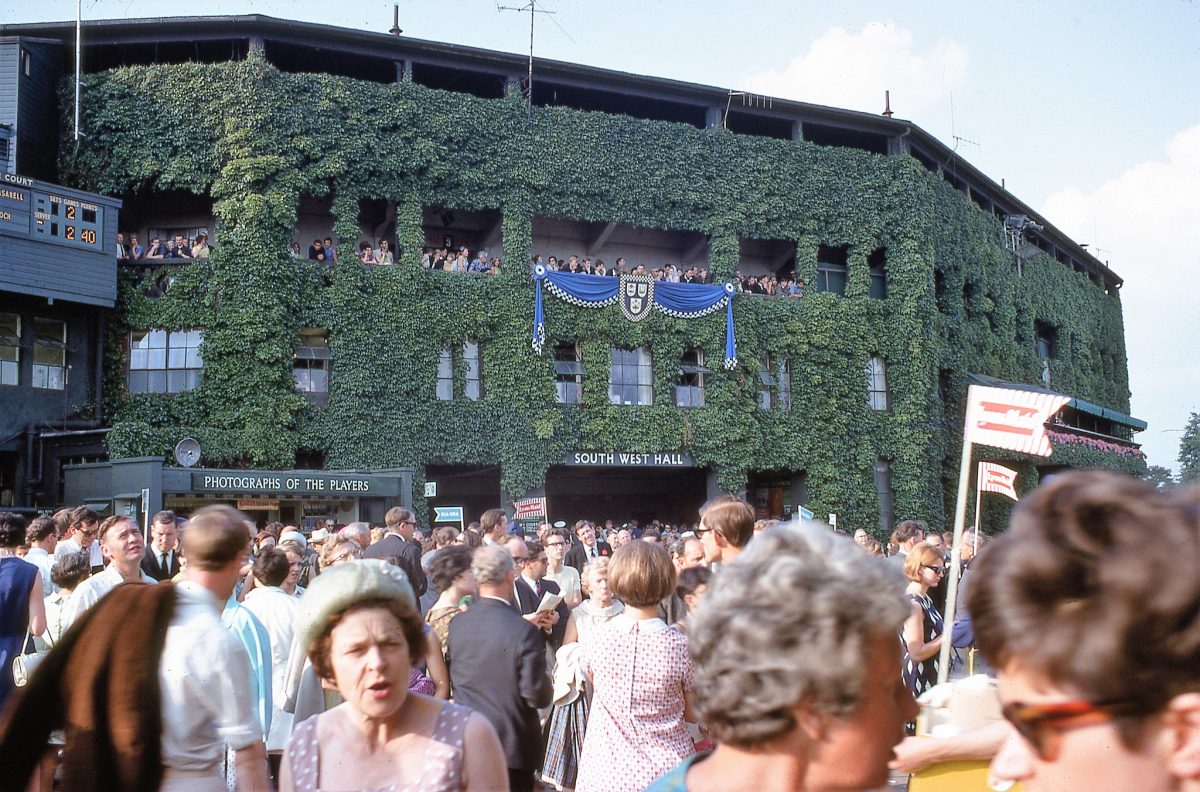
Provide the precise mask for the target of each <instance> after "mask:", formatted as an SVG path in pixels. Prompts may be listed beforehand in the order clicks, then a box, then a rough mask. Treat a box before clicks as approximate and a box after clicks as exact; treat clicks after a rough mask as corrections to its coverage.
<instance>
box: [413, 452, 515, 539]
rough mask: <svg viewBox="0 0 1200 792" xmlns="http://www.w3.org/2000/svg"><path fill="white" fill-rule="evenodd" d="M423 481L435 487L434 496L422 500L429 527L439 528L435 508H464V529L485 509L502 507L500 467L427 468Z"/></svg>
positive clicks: (445, 466) (429, 466) (435, 466)
mask: <svg viewBox="0 0 1200 792" xmlns="http://www.w3.org/2000/svg"><path fill="white" fill-rule="evenodd" d="M425 481H426V482H427V483H428V482H434V483H436V484H437V496H436V497H433V498H426V499H425V502H426V503H428V504H429V522H430V525H435V524H441V523H436V522H435V521H434V514H435V511H434V509H435V507H438V506H443V507H445V506H461V507H463V523H464V525H470V524H471V523H472V522H475V521H477V520H478V519H479V516H480V515H481V514H483V513H484V512H485V511H487V510H488V509H498V508H500V507H501V503H500V466H499V465H426V466H425ZM417 494H420V493H417ZM445 524H447V525H451V524H453V525H457V523H445Z"/></svg>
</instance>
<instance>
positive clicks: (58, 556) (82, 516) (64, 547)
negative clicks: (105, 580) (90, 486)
mask: <svg viewBox="0 0 1200 792" xmlns="http://www.w3.org/2000/svg"><path fill="white" fill-rule="evenodd" d="M70 519H71V522H70V533H69V535H68V537H67V538H66V539H64V540H63V541H61V542H59V543H58V546H57V547H55V548H54V560H55V561H61V560H62V559H63V558H65V557H66V556H69V555H75V554H76V553H86V554H87V557H88V566H89V567H90V568H91V574H93V575H94V574H96V573H97V572H100V571H102V570H103V569H104V555H103V554H102V553H101V552H100V545H99V543H98V542H97V541H96V532H97V531H98V530H99V526H100V515H98V514H96V512H94V511H92V510H91V509H89V508H88V507H87V506H80V507H78V508H76V509H74V510H73V511H72V512H71V518H70Z"/></svg>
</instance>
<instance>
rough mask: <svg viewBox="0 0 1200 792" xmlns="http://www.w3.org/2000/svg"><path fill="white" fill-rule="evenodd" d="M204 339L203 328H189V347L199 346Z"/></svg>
mask: <svg viewBox="0 0 1200 792" xmlns="http://www.w3.org/2000/svg"><path fill="white" fill-rule="evenodd" d="M203 341H204V331H203V330H189V331H188V334H187V345H188V346H189V347H198V346H200V344H201V342H203Z"/></svg>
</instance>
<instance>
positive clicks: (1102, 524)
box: [967, 471, 1200, 792]
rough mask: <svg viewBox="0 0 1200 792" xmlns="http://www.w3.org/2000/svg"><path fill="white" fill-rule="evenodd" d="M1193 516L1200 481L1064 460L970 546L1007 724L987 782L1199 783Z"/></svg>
mask: <svg viewBox="0 0 1200 792" xmlns="http://www.w3.org/2000/svg"><path fill="white" fill-rule="evenodd" d="M1198 515H1200V488H1196V487H1192V488H1189V489H1188V490H1184V491H1183V492H1182V493H1180V494H1174V495H1168V494H1164V493H1162V492H1159V491H1158V490H1155V489H1154V488H1153V487H1151V486H1150V485H1148V484H1146V483H1145V482H1142V481H1139V480H1137V479H1134V478H1131V477H1127V476H1123V475H1118V474H1114V473H1108V472H1102V471H1070V472H1067V473H1062V474H1059V475H1058V476H1055V477H1054V479H1053V480H1051V481H1050V482H1048V483H1046V484H1044V485H1043V486H1041V487H1038V488H1037V489H1036V490H1034V491H1033V492H1032V493H1030V494H1028V495H1026V496H1025V497H1024V498H1023V499H1022V500H1021V501H1020V503H1018V504H1017V506H1016V508H1015V510H1014V511H1013V516H1012V524H1011V527H1010V528H1009V530H1008V531H1007V532H1005V533H1004V534H1003V535H1002V536H1001V537H1000V538H999V539H997V540H995V541H994V542H993V543H992V544H991V545H989V547H988V548H987V549H985V550H984V551H982V552H981V553H980V554H979V557H978V559H976V561H975V562H974V564H973V569H972V573H971V575H972V577H973V579H974V581H973V584H972V587H971V591H970V592H969V595H968V597H967V606H968V608H969V610H970V612H971V618H972V620H973V621H974V624H975V637H976V642H977V645H978V646H979V648H980V650H981V651H982V652H983V654H984V656H985V657H986V658H987V660H988V662H989V663H991V664H992V665H993V666H994V667H995V668H996V669H997V670H998V676H997V680H998V682H999V689H1000V699H1001V703H1002V705H1003V712H1004V717H1005V719H1006V720H1007V721H1008V722H1009V724H1010V729H1009V732H1008V735H1007V737H1006V738H1005V740H1004V742H1003V744H1002V745H1001V746H1000V749H999V752H998V753H996V755H995V757H994V759H993V760H992V775H993V777H994V778H995V779H996V780H997V781H1001V782H1011V781H1017V782H1020V784H1021V786H1022V788H1023V789H1025V790H1027V792H1038V791H1039V790H1053V791H1054V792H1077V791H1079V790H1088V791H1089V792H1091V791H1092V790H1101V789H1103V790H1137V791H1138V792H1166V790H1179V791H1181V792H1189V791H1191V792H1194V791H1195V790H1198V789H1200V574H1197V570H1200V516H1198ZM993 788H997V789H998V788H1000V787H999V786H994V787H993Z"/></svg>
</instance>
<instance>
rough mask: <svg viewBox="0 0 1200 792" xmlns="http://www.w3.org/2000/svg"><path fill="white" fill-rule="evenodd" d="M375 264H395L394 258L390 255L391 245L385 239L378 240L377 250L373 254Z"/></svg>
mask: <svg viewBox="0 0 1200 792" xmlns="http://www.w3.org/2000/svg"><path fill="white" fill-rule="evenodd" d="M375 263H376V264H395V263H396V258H395V256H393V255H392V248H391V245H389V244H388V241H387V240H386V239H381V240H379V251H378V252H377V253H376V254H375Z"/></svg>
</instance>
